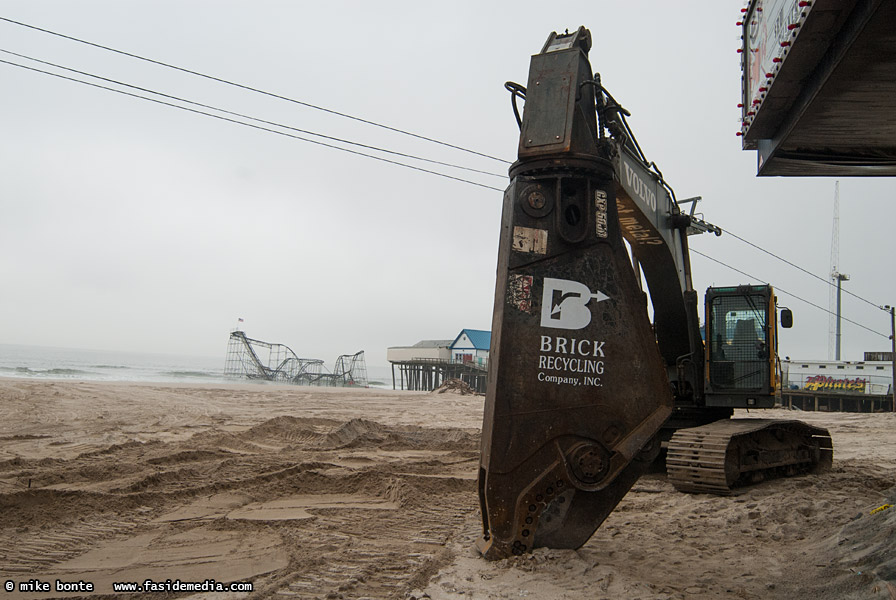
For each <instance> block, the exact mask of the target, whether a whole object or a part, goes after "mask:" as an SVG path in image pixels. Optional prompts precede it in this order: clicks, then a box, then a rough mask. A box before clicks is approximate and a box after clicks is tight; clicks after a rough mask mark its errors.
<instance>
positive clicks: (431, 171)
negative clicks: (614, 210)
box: [0, 59, 504, 192]
mask: <svg viewBox="0 0 896 600" xmlns="http://www.w3.org/2000/svg"><path fill="white" fill-rule="evenodd" d="M0 63H3V64H7V65H12V66H14V67H19V68H21V69H26V70H29V71H34V72H37V73H43V74H44V75H50V76H52V77H58V78H59V79H65V80H67V81H74V82H75V83H80V84H83V85H87V86H90V87H95V88H99V89H102V90H107V91H110V92H115V93H117V94H122V95H124V96H131V97H133V98H140V99H141V100H146V101H148V102H154V103H156V104H162V105H164V106H170V107H172V108H178V109H180V110H185V111H187V112H192V113H196V114H199V115H205V116H207V117H212V118H215V119H220V120H221V121H227V122H229V123H235V124H237V125H243V126H244V127H252V128H253V129H259V130H261V131H267V132H269V133H275V134H277V135H282V136H285V137H289V138H293V139H296V140H301V141H303V142H308V143H310V144H317V145H319V146H325V147H327V148H333V149H335V150H341V151H343V152H348V153H349V154H355V155H358V156H364V157H367V158H372V159H374V160H378V161H381V162H385V163H389V164H393V165H398V166H401V167H406V168H408V169H413V170H415V171H421V172H423V173H429V174H431V175H438V176H439V177H444V178H446V179H453V180H454V181H460V182H463V183H468V184H470V185H475V186H478V187H483V188H486V189H489V190H495V191H498V192H503V191H504V190H503V189H501V188H497V187H493V186H490V185H485V184H483V183H478V182H476V181H471V180H469V179H463V178H462V177H455V176H453V175H447V174H445V173H440V172H438V171H433V170H430V169H424V168H422V167H417V166H414V165H409V164H407V163H403V162H399V161H396V160H390V159H388V158H383V157H381V156H376V155H373V154H367V153H366V152H358V151H357V150H351V149H349V148H343V147H341V146H336V145H333V144H327V143H325V142H321V141H319V140H312V139H309V138H306V137H302V136H299V135H295V134H292V133H287V132H285V131H279V130H276V129H270V128H268V127H262V126H260V125H254V124H252V123H246V122H245V121H239V120H237V119H231V118H229V117H225V116H222V115H216V114H214V113H209V112H205V111H202V110H198V109H195V108H190V107H188V106H181V105H179V104H173V103H171V102H165V101H164V100H159V99H157V98H149V97H147V96H141V95H140V94H134V93H132V92H127V91H125V90H119V89H115V88H111V87H108V86H105V85H100V84H98V83H92V82H90V81H83V80H81V79H76V78H74V77H68V76H66V75H61V74H59V73H52V72H50V71H44V70H43V69H38V68H36V67H29V66H27V65H22V64H19V63H15V62H11V61H8V60H3V59H0Z"/></svg>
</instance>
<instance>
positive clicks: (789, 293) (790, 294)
mask: <svg viewBox="0 0 896 600" xmlns="http://www.w3.org/2000/svg"><path fill="white" fill-rule="evenodd" d="M690 251H691V252H692V253H694V254H697V255H699V256H702V257H703V258H708V259H709V260H711V261H713V262H714V263H718V264H720V265H722V266H723V267H727V268H729V269H731V270H732V271H736V272H737V273H740V274H741V275H744V276H746V277H749V278H750V279H753V280H755V281H759V282H761V283H764V284H765V285H771V284H770V283H769V282H767V281H763V280H762V279H760V278H759V277H756V276H755V275H750V274H749V273H747V272H745V271H741V270H740V269H738V268H737V267H732V266H731V265H729V264H727V263H724V262H722V261H720V260H719V259H717V258H713V257H712V256H709V255H708V254H704V253H702V252H700V251H699V250H694V249H693V248H690ZM775 291H778V292H781V293H784V294H787V295H788V296H791V297H793V298H796V299H797V300H800V301H801V302H805V303H806V304H808V305H810V306H814V307H815V308H817V309H819V310H822V311H824V312H826V313H828V314H829V315H830V314H834V313H832V312H831V311H829V310H828V309H826V308H824V307H823V306H820V305H818V304H815V303H814V302H812V301H810V300H806V299H805V298H801V297H799V296H797V295H796V294H794V293H793V292H788V291H787V290H785V289H784V288H781V287H778V286H775ZM875 308H879V307H875ZM840 318H841V319H843V320H844V321H846V322H847V323H852V324H853V325H856V326H857V327H861V328H862V329H866V330H868V331H870V332H871V333H876V334H877V335H879V336H881V337H883V338H886V339H890V336H888V335H885V334H883V333H881V332H879V331H875V330H874V329H871V328H870V327H866V326H865V325H862V324H861V323H856V322H855V321H853V320H851V319H847V318H846V317H844V316H841V317H840Z"/></svg>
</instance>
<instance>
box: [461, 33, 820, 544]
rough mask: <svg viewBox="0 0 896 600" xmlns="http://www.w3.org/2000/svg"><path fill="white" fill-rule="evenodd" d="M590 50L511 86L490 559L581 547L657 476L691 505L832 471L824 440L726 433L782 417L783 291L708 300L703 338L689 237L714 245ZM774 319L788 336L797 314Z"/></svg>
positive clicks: (580, 43) (804, 429) (731, 291)
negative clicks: (741, 412) (649, 153)
mask: <svg viewBox="0 0 896 600" xmlns="http://www.w3.org/2000/svg"><path fill="white" fill-rule="evenodd" d="M590 49H591V34H590V32H589V31H588V30H587V29H586V28H584V27H580V28H579V29H578V30H577V31H575V32H573V33H569V32H568V31H567V32H565V33H562V34H557V33H552V34H551V35H550V36H549V37H548V40H547V42H546V43H545V44H544V47H543V48H542V50H541V52H539V53H538V54H536V55H534V56H533V57H532V59H531V63H530V70H529V79H528V83H527V85H526V86H525V87H523V86H521V85H519V84H515V83H510V82H508V83H507V84H506V87H507V89H508V90H509V91H510V92H511V98H512V105H513V110H514V114H515V116H516V120H517V123H518V125H519V127H520V138H519V147H518V160H517V161H516V162H515V163H513V165H512V166H511V167H510V171H509V175H510V184H509V186H508V187H507V189H506V191H505V193H504V204H503V213H502V219H501V235H500V247H499V251H498V267H497V280H496V286H495V303H494V312H493V319H492V346H491V352H490V357H489V374H488V392H487V394H486V399H485V408H484V416H483V428H482V442H481V456H480V468H479V477H478V494H479V503H480V507H481V512H482V526H483V534H482V536H481V538H480V539H479V540H478V542H477V548H478V549H479V551H480V552H481V553H482V555H483V556H484V557H485V558H487V559H502V558H507V557H510V556H513V555H520V554H523V553H525V552H527V551H531V550H532V549H533V548H536V547H541V546H544V547H549V548H578V547H580V546H582V545H583V544H584V543H585V542H587V541H588V539H589V538H590V537H591V536H592V535H593V533H594V532H595V531H596V530H597V528H598V527H599V526H600V524H601V523H602V522H603V521H604V519H605V518H606V517H607V515H608V514H609V513H610V512H611V511H612V510H613V509H614V508H615V507H616V505H617V504H618V503H619V501H620V500H621V499H622V498H623V496H625V494H626V493H627V492H628V491H629V490H630V489H631V487H632V486H633V485H634V483H635V481H637V479H638V478H639V477H640V476H641V475H642V474H644V473H645V472H647V471H648V469H650V468H651V465H652V464H654V463H655V462H657V461H659V460H662V458H663V457H665V468H666V472H667V476H668V478H669V480H671V482H672V483H673V484H674V486H675V488H677V489H678V490H681V491H684V492H691V493H712V494H730V493H732V491H733V490H736V488H737V487H738V486H741V485H745V484H750V483H756V482H759V481H762V480H763V479H766V478H772V477H777V476H785V475H795V474H800V473H807V472H823V471H825V470H827V469H829V468H830V466H831V461H832V453H833V450H832V444H831V437H830V434H829V433H828V431H826V430H824V429H822V428H819V427H815V426H811V425H808V424H806V423H802V422H800V421H796V420H773V419H762V418H740V419H734V418H732V417H733V414H734V409H735V408H748V409H753V408H755V409H761V408H771V407H773V406H774V403H775V389H776V385H777V382H778V377H779V371H780V369H779V366H780V363H779V361H778V358H777V322H778V306H777V301H776V297H775V293H774V290H773V289H772V288H771V287H770V286H768V285H737V286H730V287H712V288H709V289H708V290H707V291H706V294H705V296H704V321H705V325H704V326H703V327H701V324H700V320H699V315H698V294H697V292H696V291H695V290H694V289H693V284H692V280H691V266H690V260H689V251H688V241H687V240H688V234H689V233H699V232H713V233H715V234H716V235H719V234H721V233H722V232H721V230H720V229H719V228H717V227H715V226H713V225H712V224H710V223H707V222H706V221H703V220H702V219H699V218H697V215H696V214H694V210H693V207H694V205H695V204H696V201H694V204H693V205H692V207H691V210H690V211H689V212H686V211H684V210H683V209H682V207H681V205H682V204H685V202H686V201H682V202H681V203H679V202H677V201H676V198H675V195H674V191H673V189H672V188H671V186H669V185H668V183H667V182H666V181H665V179H664V178H663V175H662V173H661V171H660V170H659V169H658V168H657V166H656V164H655V163H653V162H649V161H648V160H647V158H646V157H645V155H644V153H643V152H642V150H641V148H640V146H639V144H638V142H637V140H636V139H635V136H634V135H633V133H632V130H631V128H630V127H629V125H628V122H627V120H626V117H627V116H630V114H629V113H628V111H626V110H625V109H624V108H623V107H622V106H621V105H620V104H619V103H618V102H617V101H616V100H615V99H614V98H613V96H612V95H611V94H610V93H609V92H608V91H607V90H606V89H605V88H604V87H603V85H602V84H601V78H600V74H593V73H592V71H591V65H590V63H589V58H588V53H589V51H590ZM519 100H524V101H525V104H524V107H523V109H522V110H520V108H519V107H518V102H519ZM642 281H643V282H646V286H647V292H649V295H648V293H646V292H645V291H644V290H643V289H642ZM648 298H649V300H648ZM648 302H650V304H651V305H652V317H653V318H652V320H651V317H650V313H649V311H648ZM780 318H781V325H782V327H789V326H791V325H792V319H793V317H792V313H791V311H790V310H789V309H786V308H784V307H782V308H781V309H780ZM751 416H752V415H751Z"/></svg>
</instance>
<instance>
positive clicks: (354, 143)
mask: <svg viewBox="0 0 896 600" xmlns="http://www.w3.org/2000/svg"><path fill="white" fill-rule="evenodd" d="M0 52H3V53H5V54H10V55H12V56H17V57H19V58H24V59H26V60H30V61H34V62H36V63H40V64H42V65H48V66H51V67H55V68H57V69H62V70H64V71H69V72H70V73H77V74H78V75H84V76H86V77H92V78H94V79H99V80H101V81H106V82H109V83H114V84H116V85H120V86H124V87H127V88H131V89H134V90H139V91H141V92H147V93H149V94H154V95H156V96H161V97H163V98H169V99H171V100H177V101H178V102H184V103H186V104H191V105H193V106H199V107H202V108H208V109H211V110H214V111H217V112H221V113H224V114H228V115H232V116H235V117H240V118H243V119H249V120H250V121H255V122H257V123H264V124H266V125H273V126H275V127H282V128H283V129H289V130H290V131H296V132H298V133H304V134H307V135H313V136H315V137H320V138H323V139H327V140H331V141H334V142H341V143H344V144H350V145H352V146H357V147H360V148H366V149H368V150H376V151H378V152H385V153H387V154H392V155H395V156H401V157H403V158H411V159H413V160H419V161H423V162H427V163H431V164H436V165H441V166H444V167H452V168H455V169H462V170H464V171H471V172H473V173H480V174H482V175H490V176H492V177H499V178H501V179H504V178H505V177H506V176H505V175H502V174H500V173H492V172H489V171H483V170H480V169H474V168H472V167H464V166H462V165H457V164H453V163H448V162H442V161H439V160H433V159H430V158H423V157H421V156H416V155H413V154H404V153H402V152H396V151H395V150H388V149H386V148H380V147H378V146H370V145H367V144H361V143H359V142H353V141H351V140H346V139H343V138H338V137H333V136H329V135H325V134H323V133H316V132H314V131H309V130H307V129H299V128H297V127H292V126H290V125H284V124H282V123H277V122H274V121H267V120H265V119H259V118H256V117H252V116H250V115H246V114H243V113H238V112H234V111H231V110H226V109H223V108H218V107H216V106H211V105H209V104H203V103H201V102H194V101H193V100H187V99H186V98H181V97H179V96H172V95H171V94H165V93H163V92H157V91H155V90H151V89H148V88H144V87H140V86H137V85H132V84H130V83H125V82H123V81H118V80H116V79H110V78H108V77H102V76H100V75H94V74H93V73H87V72H86V71H79V70H78V69H73V68H71V67H66V66H63V65H60V64H57V63H53V62H49V61H46V60H41V59H39V58H34V57H32V56H27V55H25V54H19V53H18V52H13V51H11V50H4V49H3V48H0Z"/></svg>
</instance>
